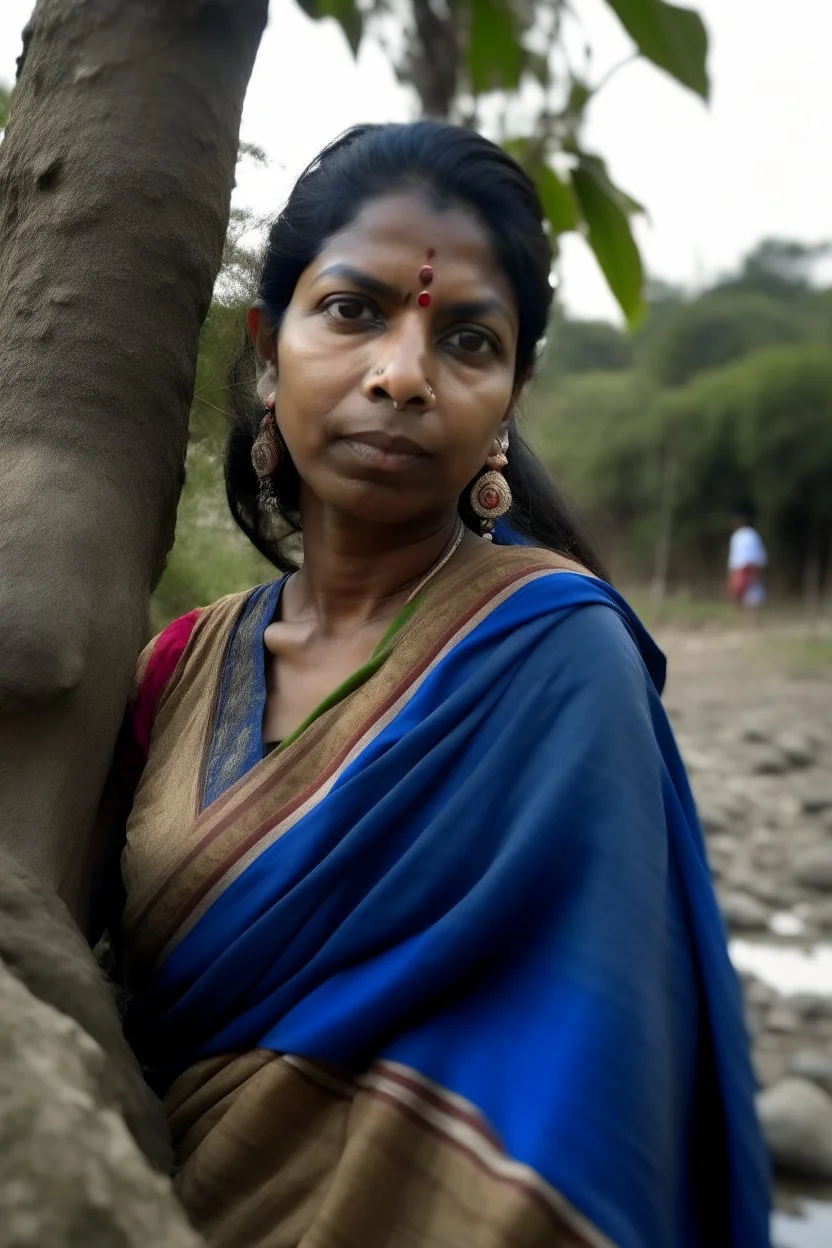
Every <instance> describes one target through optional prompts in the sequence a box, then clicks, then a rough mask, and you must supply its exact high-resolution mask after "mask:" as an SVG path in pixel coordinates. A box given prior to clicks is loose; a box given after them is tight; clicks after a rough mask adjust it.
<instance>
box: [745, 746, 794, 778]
mask: <svg viewBox="0 0 832 1248" xmlns="http://www.w3.org/2000/svg"><path fill="white" fill-rule="evenodd" d="M751 770H752V772H753V774H754V775H755V776H782V775H785V773H786V772H787V771H790V770H791V763H790V762H789V759H788V757H787V756H786V754H784V753H783V751H782V750H779V749H777V748H776V747H772V748H769V749H766V750H761V751H760V752H759V753H758V754H757V756H756V757H755V758H754V759H753V761H752V764H751Z"/></svg>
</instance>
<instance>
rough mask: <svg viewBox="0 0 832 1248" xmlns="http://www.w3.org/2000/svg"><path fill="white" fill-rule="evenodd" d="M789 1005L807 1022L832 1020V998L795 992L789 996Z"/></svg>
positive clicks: (811, 993)
mask: <svg viewBox="0 0 832 1248" xmlns="http://www.w3.org/2000/svg"><path fill="white" fill-rule="evenodd" d="M789 1005H790V1006H791V1008H792V1009H793V1010H796V1011H797V1013H798V1014H799V1015H800V1017H801V1018H803V1019H805V1020H806V1021H807V1022H810V1023H816V1022H818V1021H819V1020H821V1019H827V1020H832V996H822V995H821V994H820V993H817V992H793V993H791V995H790V996H789Z"/></svg>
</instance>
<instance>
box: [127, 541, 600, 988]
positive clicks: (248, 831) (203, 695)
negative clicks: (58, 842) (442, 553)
mask: <svg viewBox="0 0 832 1248" xmlns="http://www.w3.org/2000/svg"><path fill="white" fill-rule="evenodd" d="M572 570H576V571H581V570H582V569H579V568H577V566H576V565H574V564H572V563H570V562H569V561H568V560H565V559H563V558H561V557H560V556H557V555H554V554H552V553H550V552H548V551H543V550H539V549H537V548H532V547H496V548H494V547H484V548H483V549H482V550H481V551H479V552H477V555H476V556H475V557H474V558H472V559H470V560H468V561H467V562H466V563H464V564H462V565H461V566H460V567H459V568H456V569H454V568H451V569H449V571H448V573H447V574H446V575H444V576H442V577H441V578H437V580H436V582H435V583H434V585H433V586H432V587H431V591H430V593H429V594H427V595H426V596H425V600H424V601H423V602H422V604H421V605H420V607H419V608H418V609H417V610H416V611H415V612H414V614H413V615H412V616H411V618H410V619H409V620H408V622H407V623H406V624H405V625H404V626H403V627H402V629H401V630H400V632H399V633H398V634H397V635H396V636H395V638H394V640H393V643H392V646H391V651H390V654H389V656H388V658H387V660H386V662H385V663H384V664H383V665H382V666H381V667H380V668H379V669H378V670H377V671H376V672H375V673H374V674H373V675H372V676H371V677H370V678H369V679H368V680H367V682H366V683H365V684H363V685H361V686H360V687H359V688H357V689H355V690H353V692H352V693H350V694H349V695H348V696H347V697H346V698H345V699H344V700H343V701H341V702H339V703H337V704H336V705H335V706H332V707H330V708H329V709H328V710H327V711H325V712H324V713H323V714H322V715H321V716H320V717H319V718H318V719H316V720H315V721H313V722H312V723H311V724H310V725H309V726H308V727H307V728H306V729H305V730H304V732H303V733H301V735H300V736H299V737H298V738H297V739H296V740H295V741H294V742H292V743H291V744H290V745H289V746H288V747H287V748H286V749H285V750H283V751H280V752H276V753H274V754H270V755H268V756H267V757H266V758H264V759H263V760H262V762H260V763H259V764H257V765H256V766H255V767H253V768H252V769H251V771H249V772H248V773H247V774H246V775H245V776H243V777H242V778H241V779H240V780H239V781H238V782H237V783H236V784H234V785H233V786H232V787H231V788H230V789H228V790H227V791H226V792H225V793H224V794H223V795H222V796H221V797H220V798H218V799H217V800H216V801H215V802H213V803H211V805H210V806H208V807H206V808H205V810H203V811H202V812H201V813H198V809H197V808H198V799H199V785H198V781H197V779H196V777H197V774H198V773H199V772H200V770H201V768H200V766H199V765H198V764H197V763H196V762H195V760H198V759H204V756H205V752H206V748H207V744H208V741H209V734H210V732H211V728H212V722H213V716H214V709H215V706H216V697H217V690H218V688H219V683H220V679H221V673H222V666H223V661H224V656H225V651H226V646H227V641H228V637H229V636H230V633H231V630H232V627H233V623H234V620H235V619H236V615H237V613H238V612H239V611H240V610H241V609H242V606H243V604H244V601H245V595H243V596H241V597H240V598H238V600H237V602H236V604H235V603H234V601H233V600H230V599H229V600H225V602H224V604H223V605H222V609H221V610H218V611H215V610H214V609H213V608H209V609H208V610H207V611H206V612H205V613H204V616H205V618H203V619H201V620H200V621H199V624H198V625H197V628H198V629H199V633H198V635H197V636H195V638H194V640H193V648H192V652H191V657H190V661H189V663H188V664H187V665H185V666H183V668H182V672H181V675H180V678H179V683H178V685H177V687H176V688H175V689H174V690H173V691H172V692H171V693H170V694H169V695H168V697H167V698H166V701H165V703H164V705H163V707H162V709H161V713H160V716H159V724H158V747H159V750H160V751H161V750H165V749H166V750H168V752H169V753H170V754H171V755H173V756H174V757H175V758H176V760H178V761H177V764H176V766H173V767H171V766H168V767H166V768H162V769H161V771H159V772H157V773H155V774H152V775H150V776H149V777H148V780H147V785H146V786H145V785H143V786H142V787H141V789H140V791H139V793H138V794H137V800H138V802H139V803H140V805H142V806H143V807H144V808H145V810H146V809H147V807H148V805H150V806H151V807H155V813H156V815H157V823H160V824H161V825H162V826H165V827H166V828H167V832H166V834H165V835H164V836H159V835H157V836H155V837H154V838H153V840H154V842H155V845H156V852H154V853H149V852H147V851H146V852H145V853H144V854H143V855H142V868H143V869H142V876H143V878H142V879H141V880H134V886H133V888H132V889H131V887H130V883H131V881H130V880H128V879H125V885H126V888H127V897H128V900H127V907H126V909H125V917H124V939H125V948H126V957H127V963H128V968H129V967H131V966H138V967H142V968H145V969H150V968H152V967H153V966H156V965H158V963H159V962H160V961H161V960H162V959H163V958H164V957H165V956H166V955H167V954H168V953H169V952H170V951H171V950H172V949H173V948H174V947H175V946H176V944H178V943H179V941H181V940H182V939H183V938H184V937H185V936H186V935H187V934H188V932H190V931H191V929H192V928H193V927H194V925H195V924H196V923H197V922H198V921H199V920H200V918H202V916H203V915H204V914H205V913H206V911H207V910H208V909H210V907H211V905H212V904H213V903H214V902H215V901H216V899H217V898H218V897H219V896H221V895H222V893H223V892H224V891H225V889H227V888H228V886H229V885H230V884H231V883H233V881H234V880H235V879H237V878H238V877H239V875H240V874H241V873H242V872H243V871H244V870H245V869H246V867H247V866H248V865H249V864H250V863H251V862H252V861H253V860H254V859H255V858H256V857H257V856H258V855H259V854H260V853H262V852H263V851H264V850H265V849H267V848H268V847H269V846H270V845H272V844H273V843H274V842H275V841H276V840H277V839H279V838H280V837H281V836H283V835H285V833H286V832H287V831H289V829H290V828H292V827H294V825H295V824H296V823H298V822H299V820H300V819H302V818H303V817H304V816H305V815H306V814H308V813H309V811H311V810H312V809H313V808H314V807H315V806H316V805H317V804H318V803H319V802H321V801H322V800H323V799H324V798H325V797H326V796H327V794H328V793H329V792H330V790H331V789H332V787H333V785H334V784H335V783H336V782H337V780H338V779H339V777H340V776H341V775H342V774H343V772H344V770H345V769H346V768H347V767H349V766H350V764H351V763H352V762H353V761H354V760H355V759H356V758H357V757H358V756H359V755H360V754H361V753H362V751H363V750H365V749H366V748H367V747H368V746H369V745H370V744H371V742H372V741H373V740H374V739H375V737H377V736H378V734H379V733H381V732H382V731H383V730H384V729H385V728H386V727H387V726H388V725H389V723H390V722H391V721H392V720H393V719H394V718H395V716H396V715H397V714H398V713H399V712H400V710H401V709H402V707H403V706H404V705H405V703H406V702H407V700H408V699H409V698H411V697H412V696H413V695H414V694H415V693H416V691H417V690H418V688H419V687H420V685H421V684H422V683H423V681H424V680H425V679H426V678H427V677H428V676H429V675H430V673H431V672H432V671H433V669H434V668H435V667H436V666H437V664H438V663H440V662H441V661H442V659H443V658H444V657H445V655H446V654H447V653H448V652H449V651H450V650H452V649H453V647H454V646H456V645H457V644H458V643H459V642H460V641H462V640H463V639H464V638H465V637H466V636H468V635H469V634H470V633H471V632H472V631H473V630H474V629H475V628H476V627H477V626H478V625H479V624H480V623H481V622H482V621H483V620H484V619H485V618H486V617H487V616H488V615H489V614H490V613H491V612H492V611H493V610H494V609H495V608H496V607H498V606H499V605H500V604H501V603H502V602H505V601H506V600H507V599H508V598H509V597H511V595H512V594H514V593H516V592H517V591H518V590H519V589H521V588H522V587H523V586H524V585H527V584H529V583H530V582H532V581H534V580H536V579H538V578H539V577H542V576H547V575H550V574H551V573H552V572H561V571H572ZM219 605H220V604H218V606H219ZM200 624H201V625H202V627H201V629H200V628H199V626H200ZM195 632H196V630H195ZM179 731H181V732H182V733H183V734H184V737H183V739H181V740H180V739H177V740H173V739H172V736H173V734H174V733H176V732H179ZM183 744H184V747H185V748H184V749H183ZM156 747H157V730H156V729H154V738H153V749H152V750H151V760H149V761H152V759H153V753H154V750H155V749H156ZM186 767H189V769H190V777H188V776H186V775H184V774H183V772H184V770H185V769H186ZM166 802H171V803H172V805H173V807H175V808H176V818H177V821H178V826H176V825H173V826H172V822H171V819H170V818H169V817H164V815H161V816H160V817H159V810H160V808H161V807H162V806H164V804H165V803H166ZM186 807H189V814H188V813H186ZM140 820H141V815H140V814H139V815H137V816H136V822H137V823H138V822H140ZM129 844H130V829H128V846H129Z"/></svg>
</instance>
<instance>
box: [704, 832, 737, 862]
mask: <svg viewBox="0 0 832 1248" xmlns="http://www.w3.org/2000/svg"><path fill="white" fill-rule="evenodd" d="M736 852H737V846H736V842H735V840H734V838H733V836H731V835H730V833H728V832H715V833H713V834H712V835H709V836H708V853H709V854H710V855H711V857H712V858H722V859H727V858H733V856H734V854H735V853H736Z"/></svg>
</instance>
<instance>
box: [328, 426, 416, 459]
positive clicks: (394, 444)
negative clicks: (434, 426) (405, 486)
mask: <svg viewBox="0 0 832 1248" xmlns="http://www.w3.org/2000/svg"><path fill="white" fill-rule="evenodd" d="M343 440H344V441H345V442H352V443H354V444H357V445H358V446H366V447H368V448H370V449H371V450H375V451H380V452H381V453H382V454H384V455H396V456H401V457H406V458H408V459H425V458H427V456H428V455H429V452H428V451H426V450H425V448H424V447H423V446H420V445H419V443H418V442H414V441H413V440H412V439H411V438H406V437H404V436H403V435H402V434H391V433H384V432H383V431H382V430H381V429H369V430H367V431H366V432H365V433H351V434H347V435H345V437H344V439H343Z"/></svg>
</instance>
